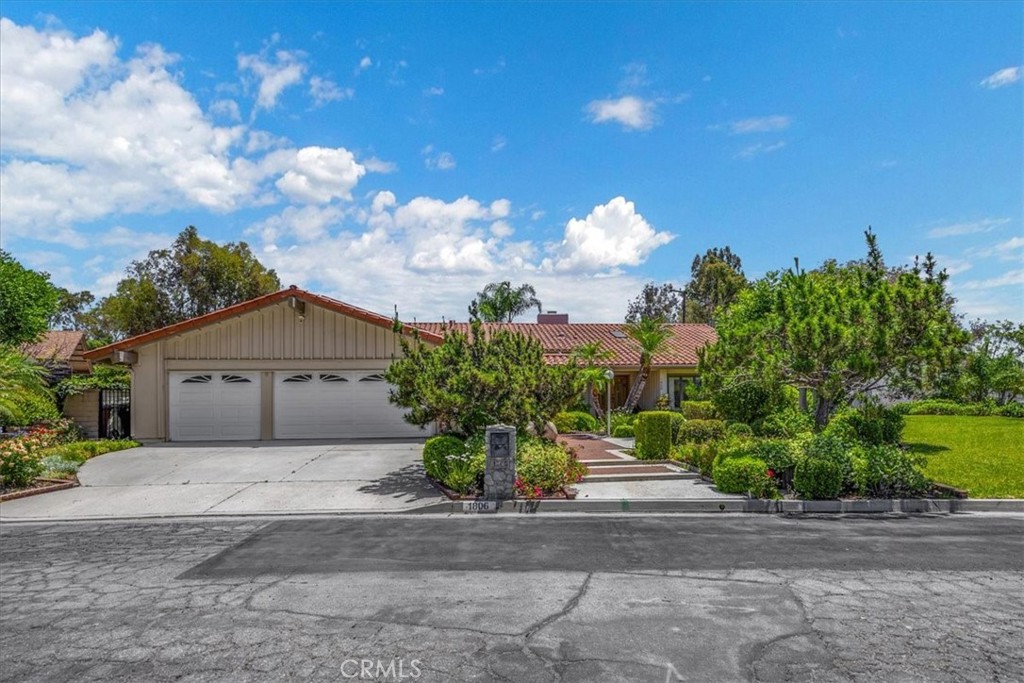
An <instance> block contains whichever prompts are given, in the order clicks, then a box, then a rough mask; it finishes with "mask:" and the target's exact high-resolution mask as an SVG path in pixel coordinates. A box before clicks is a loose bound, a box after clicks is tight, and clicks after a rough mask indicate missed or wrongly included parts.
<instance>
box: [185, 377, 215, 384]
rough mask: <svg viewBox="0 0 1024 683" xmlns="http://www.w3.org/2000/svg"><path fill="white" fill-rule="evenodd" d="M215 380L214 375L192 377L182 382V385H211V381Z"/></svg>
mask: <svg viewBox="0 0 1024 683" xmlns="http://www.w3.org/2000/svg"><path fill="white" fill-rule="evenodd" d="M212 379H213V375H192V376H191V377H186V378H185V379H183V380H181V383H182V384H209V382H210V380H212Z"/></svg>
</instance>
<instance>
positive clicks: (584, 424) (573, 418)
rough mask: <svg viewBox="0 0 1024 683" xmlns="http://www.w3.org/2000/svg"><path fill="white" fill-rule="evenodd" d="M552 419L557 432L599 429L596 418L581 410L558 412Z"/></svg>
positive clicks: (594, 430)
mask: <svg viewBox="0 0 1024 683" xmlns="http://www.w3.org/2000/svg"><path fill="white" fill-rule="evenodd" d="M553 421H554V423H555V429H557V430H558V431H559V432H596V431H598V430H599V429H600V425H599V424H598V422H597V418H595V417H594V416H593V415H591V414H590V413H584V412H582V411H574V412H569V413H558V414H557V415H555V419H554V420H553Z"/></svg>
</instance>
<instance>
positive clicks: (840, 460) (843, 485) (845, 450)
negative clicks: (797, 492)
mask: <svg viewBox="0 0 1024 683" xmlns="http://www.w3.org/2000/svg"><path fill="white" fill-rule="evenodd" d="M852 449H853V446H852V445H851V444H850V443H849V442H848V441H845V440H844V439H841V438H839V437H837V436H835V435H834V434H815V435H814V436H813V437H811V438H809V439H807V440H806V441H804V442H803V458H799V459H810V460H828V461H830V462H833V463H835V465H836V467H838V468H839V474H840V489H841V490H853V489H854V487H855V483H854V481H853V459H852V457H851V451H852ZM797 464H798V465H799V463H797ZM794 486H795V483H794Z"/></svg>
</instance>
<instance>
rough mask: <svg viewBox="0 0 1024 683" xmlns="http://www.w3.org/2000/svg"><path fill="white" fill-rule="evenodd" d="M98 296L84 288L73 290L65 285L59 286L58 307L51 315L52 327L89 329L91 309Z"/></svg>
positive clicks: (58, 328)
mask: <svg viewBox="0 0 1024 683" xmlns="http://www.w3.org/2000/svg"><path fill="white" fill-rule="evenodd" d="M95 301H96V297H94V296H93V295H92V292H90V291H88V290H83V291H81V292H71V291H68V290H66V289H64V288H63V287H58V288H57V309H56V310H55V311H54V313H53V315H52V316H50V323H49V324H50V329H54V330H87V329H89V324H90V320H89V309H90V308H92V305H93V303H94V302H95Z"/></svg>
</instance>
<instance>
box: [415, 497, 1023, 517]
mask: <svg viewBox="0 0 1024 683" xmlns="http://www.w3.org/2000/svg"><path fill="white" fill-rule="evenodd" d="M462 502H463V501H450V502H444V503H437V504H434V505H428V506H424V507H422V508H418V509H416V510H411V511H409V512H411V513H414V514H494V512H490V513H488V512H473V513H468V512H467V513H463V510H462ZM496 512H497V513H499V514H533V513H537V512H594V513H609V512H612V513H623V512H638V513H644V512H659V513H683V514H685V513H700V514H703V513H715V512H731V513H735V512H744V513H754V514H867V515H870V514H875V515H877V514H891V513H899V514H929V513H932V514H934V513H943V514H956V513H964V512H1024V499H1020V498H976V499H958V498H952V499H946V498H944V499H932V498H896V499H892V500H888V499H885V500H759V499H753V500H751V499H700V500H665V499H645V500H626V499H622V500H586V499H583V500H581V499H579V498H577V499H575V500H559V499H547V500H543V499H542V500H511V501H505V502H504V503H500V504H499V505H498V510H497V511H496Z"/></svg>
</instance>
